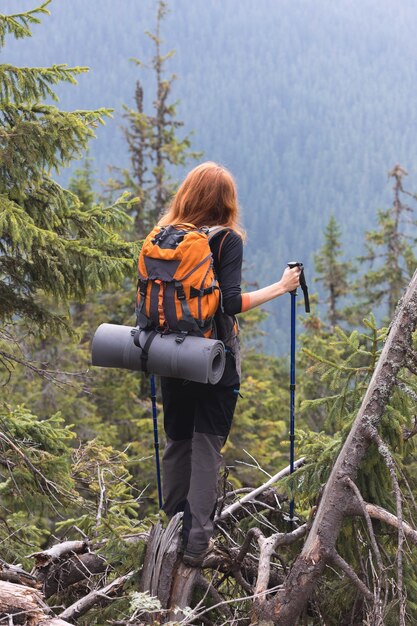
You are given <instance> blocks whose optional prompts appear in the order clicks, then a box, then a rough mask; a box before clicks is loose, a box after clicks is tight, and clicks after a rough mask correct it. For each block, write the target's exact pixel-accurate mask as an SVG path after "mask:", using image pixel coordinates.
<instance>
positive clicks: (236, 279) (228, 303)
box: [210, 229, 243, 315]
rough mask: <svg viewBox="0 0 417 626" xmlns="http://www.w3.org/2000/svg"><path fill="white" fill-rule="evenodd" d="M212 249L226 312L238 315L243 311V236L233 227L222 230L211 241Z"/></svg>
mask: <svg viewBox="0 0 417 626" xmlns="http://www.w3.org/2000/svg"><path fill="white" fill-rule="evenodd" d="M210 249H211V251H212V254H213V262H214V271H215V273H216V276H217V280H218V281H219V287H220V290H221V293H222V301H223V309H224V312H225V313H227V314H228V315H236V313H240V312H241V311H242V290H241V285H240V283H241V280H242V260H243V242H242V238H241V237H240V236H239V235H238V234H237V233H236V232H235V231H233V230H231V229H228V230H227V231H226V232H224V231H222V232H220V233H219V234H218V235H216V236H214V237H213V239H212V240H211V241H210Z"/></svg>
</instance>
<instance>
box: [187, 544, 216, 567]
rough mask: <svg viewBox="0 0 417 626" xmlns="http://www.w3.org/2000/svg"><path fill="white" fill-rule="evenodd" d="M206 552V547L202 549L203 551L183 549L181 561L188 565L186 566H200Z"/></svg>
mask: <svg viewBox="0 0 417 626" xmlns="http://www.w3.org/2000/svg"><path fill="white" fill-rule="evenodd" d="M208 553H209V549H208V548H207V549H206V550H204V552H200V553H198V552H187V551H185V552H184V554H183V555H182V562H183V563H184V565H188V567H201V566H202V565H203V562H204V559H205V558H206V556H207V555H208Z"/></svg>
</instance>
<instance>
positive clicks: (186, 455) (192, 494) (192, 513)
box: [161, 378, 239, 554]
mask: <svg viewBox="0 0 417 626" xmlns="http://www.w3.org/2000/svg"><path fill="white" fill-rule="evenodd" d="M229 380H230V379H229ZM236 380H237V382H236V384H235V385H227V386H223V385H221V384H217V385H203V384H200V383H193V382H189V381H184V380H179V379H173V378H162V379H161V387H162V399H163V406H164V427H165V433H166V436H167V444H166V448H165V452H164V456H163V494H164V506H163V509H164V511H165V512H166V514H167V515H168V516H169V517H172V516H173V515H175V513H178V511H184V518H183V539H184V547H185V549H186V551H187V553H188V554H201V553H202V552H204V550H205V549H206V548H207V546H208V542H209V539H210V537H211V535H212V534H213V518H214V513H215V508H216V501H217V483H218V475H219V469H220V466H221V462H222V456H221V454H220V450H221V448H222V447H223V445H224V443H225V441H226V439H227V436H228V434H229V431H230V427H231V424H232V419H233V413H234V410H235V407H236V401H237V396H238V392H239V382H238V378H237V379H236Z"/></svg>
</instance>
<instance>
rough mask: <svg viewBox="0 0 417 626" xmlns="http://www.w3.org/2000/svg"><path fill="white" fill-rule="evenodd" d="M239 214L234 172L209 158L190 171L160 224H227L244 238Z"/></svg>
mask: <svg viewBox="0 0 417 626" xmlns="http://www.w3.org/2000/svg"><path fill="white" fill-rule="evenodd" d="M239 214H240V208H239V203H238V199H237V189H236V183H235V181H234V178H233V176H232V175H231V173H230V172H229V171H228V170H227V169H226V168H224V167H222V166H221V165H218V164H217V163H213V162H212V161H207V162H206V163H201V165H198V166H197V167H195V168H194V169H193V170H191V172H189V174H188V175H187V176H186V178H185V180H184V182H183V183H182V184H181V185H180V187H179V189H178V191H177V193H176V194H175V196H174V198H173V200H172V202H171V204H170V206H169V207H168V210H167V212H166V213H165V214H164V215H163V216H162V218H161V219H160V220H159V222H158V224H159V225H160V226H166V225H167V224H182V223H184V222H185V223H189V224H194V226H197V227H200V226H217V225H219V226H228V227H230V228H232V229H233V230H235V231H236V232H238V233H239V235H240V236H241V237H242V238H244V231H243V229H242V228H241V226H240V223H239Z"/></svg>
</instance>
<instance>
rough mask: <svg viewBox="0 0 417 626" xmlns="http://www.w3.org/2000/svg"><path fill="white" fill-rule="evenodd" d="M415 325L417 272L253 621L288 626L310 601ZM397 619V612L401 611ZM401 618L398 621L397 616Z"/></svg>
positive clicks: (334, 542) (416, 314) (328, 556)
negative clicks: (314, 501) (299, 542)
mask: <svg viewBox="0 0 417 626" xmlns="http://www.w3.org/2000/svg"><path fill="white" fill-rule="evenodd" d="M416 325H417V272H416V273H415V274H414V276H413V278H412V280H411V282H410V284H409V286H408V288H407V291H406V293H405V295H404V297H403V299H402V300H401V302H400V303H399V305H398V307H397V310H396V312H395V315H394V319H393V322H392V324H391V327H390V329H389V332H388V336H387V339H386V342H385V345H384V347H383V350H382V352H381V356H380V358H379V361H378V363H377V365H376V368H375V371H374V373H373V375H372V379H371V381H370V384H369V387H368V389H367V391H366V394H365V397H364V398H363V401H362V405H361V407H360V409H359V412H358V414H357V417H356V419H355V421H354V423H353V425H352V428H351V431H350V433H349V435H348V437H347V438H346V441H345V444H344V446H343V448H342V450H341V452H340V454H339V457H338V458H337V460H336V462H335V464H334V466H333V469H332V471H331V474H330V477H329V479H328V481H327V483H326V486H325V488H324V491H323V495H322V498H321V501H320V504H319V506H318V509H317V513H316V516H315V518H314V521H313V524H312V527H311V531H310V533H309V535H308V537H307V540H306V543H305V544H304V547H303V550H302V552H301V553H300V555H299V556H298V557H297V559H296V560H295V562H294V564H293V566H292V568H291V570H290V572H289V574H288V576H287V578H286V580H285V582H284V584H283V586H282V588H281V589H280V590H279V591H278V592H277V594H276V595H275V597H274V598H272V599H271V602H270V603H268V607H267V609H268V610H267V612H262V611H261V612H260V614H259V615H258V617H259V618H269V619H271V618H272V617H273V620H274V623H275V624H276V626H293V625H294V624H295V623H296V621H297V620H298V617H299V615H300V614H301V612H302V611H303V610H304V608H305V606H306V604H307V602H308V600H309V599H310V597H311V595H312V593H313V591H314V589H315V587H316V584H317V582H318V581H319V580H320V577H321V575H322V574H323V572H324V569H325V566H326V563H327V562H329V561H330V559H331V556H332V554H333V551H334V549H335V545H336V541H337V538H338V535H339V532H340V528H341V525H342V522H343V519H344V517H345V515H346V511H347V509H348V505H349V500H350V499H351V489H350V488H349V487H348V485H347V484H346V477H349V478H351V480H353V481H354V480H355V478H356V475H357V472H358V469H359V467H360V464H361V462H362V460H363V458H364V456H365V454H366V452H367V450H368V447H369V445H370V441H371V437H372V434H371V432H370V427H373V428H376V426H377V425H378V423H379V422H380V419H381V417H382V415H383V413H384V410H385V406H386V404H387V402H388V401H389V398H390V396H391V393H392V391H393V389H394V386H395V384H396V381H397V377H398V374H399V372H400V370H401V368H403V367H404V366H405V365H406V361H407V349H408V346H410V345H411V344H412V334H413V332H414V330H415V329H416ZM401 614H402V610H401ZM401 619H402V617H401Z"/></svg>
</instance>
